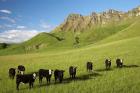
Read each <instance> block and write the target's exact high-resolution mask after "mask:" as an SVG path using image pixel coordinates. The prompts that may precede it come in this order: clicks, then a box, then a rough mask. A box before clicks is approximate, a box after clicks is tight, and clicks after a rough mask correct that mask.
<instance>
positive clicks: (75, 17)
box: [58, 7, 140, 31]
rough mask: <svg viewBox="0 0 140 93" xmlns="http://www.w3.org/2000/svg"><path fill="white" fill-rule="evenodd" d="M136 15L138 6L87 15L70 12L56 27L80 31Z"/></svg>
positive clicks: (137, 14)
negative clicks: (127, 9)
mask: <svg viewBox="0 0 140 93" xmlns="http://www.w3.org/2000/svg"><path fill="white" fill-rule="evenodd" d="M136 16H140V7H137V8H134V9H132V10H130V11H128V12H122V11H117V10H113V9H110V10H108V11H105V12H101V13H96V12H93V13H91V14H90V15H89V16H82V15H81V14H70V15H69V16H68V17H67V18H66V20H65V21H64V22H63V23H62V24H61V25H60V26H59V27H58V28H59V31H82V30H84V29H86V28H90V27H94V25H104V24H108V23H109V22H112V21H113V22H117V21H121V20H124V19H126V18H128V17H129V18H130V17H136Z"/></svg>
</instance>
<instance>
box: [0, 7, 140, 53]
mask: <svg viewBox="0 0 140 93" xmlns="http://www.w3.org/2000/svg"><path fill="white" fill-rule="evenodd" d="M139 13H140V8H139V7H138V8H135V9H133V10H131V11H128V12H126V13H122V12H120V11H116V10H109V11H107V12H102V13H99V14H95V13H93V14H92V15H91V16H90V17H89V18H90V20H88V19H87V18H88V16H86V18H85V17H83V16H82V15H79V14H71V15H69V17H68V18H67V20H66V21H65V22H64V23H63V24H61V25H60V26H59V27H57V28H56V29H55V30H54V31H52V32H50V33H45V32H43V33H40V34H38V35H37V36H35V37H33V38H32V39H30V40H28V41H26V42H23V43H20V44H14V45H11V46H9V47H8V48H6V49H1V51H0V55H5V54H17V53H33V52H45V51H46V52H48V51H65V50H69V49H76V48H80V47H85V46H87V45H90V44H95V45H96V44H100V43H106V42H111V41H115V40H121V39H125V38H129V37H134V36H139V29H140V28H139V22H140V21H139V20H140V17H139ZM91 17H92V18H91ZM87 20H88V21H87ZM89 22H90V24H89ZM103 22H105V24H104V23H103ZM79 23H80V24H79Z"/></svg>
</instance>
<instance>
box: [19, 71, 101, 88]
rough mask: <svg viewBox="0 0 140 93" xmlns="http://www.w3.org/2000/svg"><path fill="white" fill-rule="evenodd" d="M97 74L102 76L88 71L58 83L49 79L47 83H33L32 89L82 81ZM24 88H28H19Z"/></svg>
mask: <svg viewBox="0 0 140 93" xmlns="http://www.w3.org/2000/svg"><path fill="white" fill-rule="evenodd" d="M98 76H102V75H101V74H99V73H97V72H96V73H95V72H94V73H93V72H92V73H89V74H86V75H80V76H77V77H76V78H75V79H71V78H64V79H63V81H62V83H59V82H58V81H57V82H56V83H55V81H54V80H53V81H51V83H50V84H47V83H42V84H38V85H34V87H33V88H32V89H35V88H41V87H47V86H54V85H61V84H63V85H64V84H68V83H71V82H72V81H75V82H76V81H84V80H89V79H93V77H98ZM25 89H28V88H21V89H20V90H25Z"/></svg>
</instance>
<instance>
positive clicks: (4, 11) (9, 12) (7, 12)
mask: <svg viewBox="0 0 140 93" xmlns="http://www.w3.org/2000/svg"><path fill="white" fill-rule="evenodd" d="M0 12H2V13H6V14H11V13H12V12H11V11H10V10H7V9H2V10H0Z"/></svg>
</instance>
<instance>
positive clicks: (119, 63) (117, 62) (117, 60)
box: [116, 58, 123, 68]
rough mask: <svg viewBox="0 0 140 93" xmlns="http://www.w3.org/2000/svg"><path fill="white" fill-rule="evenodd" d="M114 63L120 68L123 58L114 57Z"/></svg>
mask: <svg viewBox="0 0 140 93" xmlns="http://www.w3.org/2000/svg"><path fill="white" fill-rule="evenodd" d="M116 65H117V67H120V68H121V67H122V66H123V60H122V59H119V58H117V59H116Z"/></svg>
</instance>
